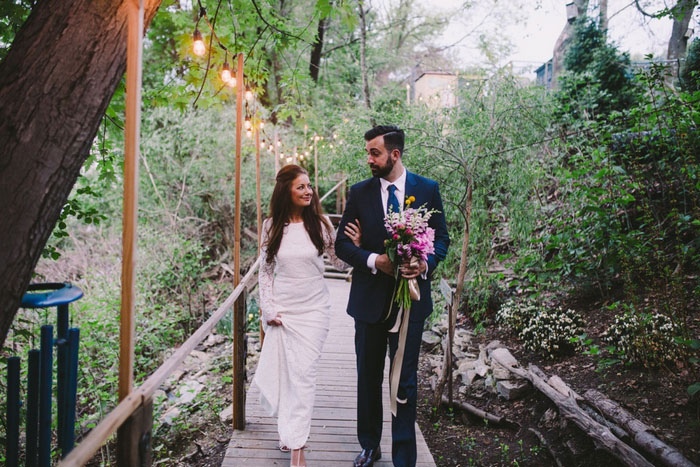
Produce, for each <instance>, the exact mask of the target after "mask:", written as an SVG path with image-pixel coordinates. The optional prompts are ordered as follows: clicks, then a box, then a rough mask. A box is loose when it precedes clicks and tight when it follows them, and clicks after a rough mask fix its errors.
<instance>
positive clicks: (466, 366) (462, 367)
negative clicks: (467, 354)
mask: <svg viewBox="0 0 700 467" xmlns="http://www.w3.org/2000/svg"><path fill="white" fill-rule="evenodd" d="M475 366H476V360H472V359H466V358H465V359H463V360H460V361H458V362H457V371H458V372H460V373H463V372H465V371H467V370H473V369H474V367H475Z"/></svg>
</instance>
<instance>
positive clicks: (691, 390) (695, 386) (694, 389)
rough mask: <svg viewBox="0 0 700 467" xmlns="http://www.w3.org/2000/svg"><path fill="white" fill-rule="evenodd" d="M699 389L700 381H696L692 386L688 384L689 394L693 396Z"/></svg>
mask: <svg viewBox="0 0 700 467" xmlns="http://www.w3.org/2000/svg"><path fill="white" fill-rule="evenodd" d="M699 391H700V383H695V384H691V385H690V386H688V395H689V396H691V397H692V396H694V395H695V394H697V393H698V392H699Z"/></svg>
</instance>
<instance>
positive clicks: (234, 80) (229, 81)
mask: <svg viewBox="0 0 700 467" xmlns="http://www.w3.org/2000/svg"><path fill="white" fill-rule="evenodd" d="M226 84H227V85H228V86H229V87H231V88H235V87H236V78H235V77H234V76H231V79H229V80H228V81H227V82H226Z"/></svg>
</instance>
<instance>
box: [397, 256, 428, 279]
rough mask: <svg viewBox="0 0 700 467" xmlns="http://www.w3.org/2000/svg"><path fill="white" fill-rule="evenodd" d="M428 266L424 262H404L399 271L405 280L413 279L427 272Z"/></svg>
mask: <svg viewBox="0 0 700 467" xmlns="http://www.w3.org/2000/svg"><path fill="white" fill-rule="evenodd" d="M427 269H428V265H427V263H426V262H425V261H423V260H420V261H413V262H404V263H403V264H401V267H400V268H399V270H400V271H401V275H402V276H403V277H404V278H405V279H415V278H416V277H418V276H420V275H421V274H423V273H424V272H425V271H427Z"/></svg>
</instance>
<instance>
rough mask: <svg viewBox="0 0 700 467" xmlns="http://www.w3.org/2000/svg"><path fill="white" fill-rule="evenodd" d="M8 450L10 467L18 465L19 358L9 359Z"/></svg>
mask: <svg viewBox="0 0 700 467" xmlns="http://www.w3.org/2000/svg"><path fill="white" fill-rule="evenodd" d="M6 446H7V448H6V451H5V457H6V459H5V461H6V462H7V466H8V467H14V466H16V465H18V459H19V357H10V358H8V359H7V444H6Z"/></svg>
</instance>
